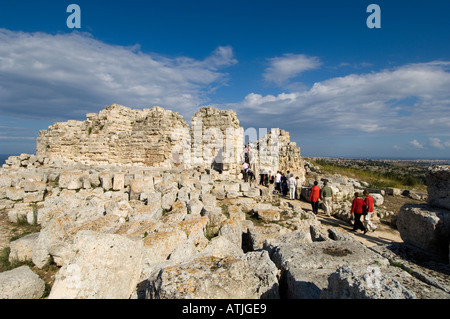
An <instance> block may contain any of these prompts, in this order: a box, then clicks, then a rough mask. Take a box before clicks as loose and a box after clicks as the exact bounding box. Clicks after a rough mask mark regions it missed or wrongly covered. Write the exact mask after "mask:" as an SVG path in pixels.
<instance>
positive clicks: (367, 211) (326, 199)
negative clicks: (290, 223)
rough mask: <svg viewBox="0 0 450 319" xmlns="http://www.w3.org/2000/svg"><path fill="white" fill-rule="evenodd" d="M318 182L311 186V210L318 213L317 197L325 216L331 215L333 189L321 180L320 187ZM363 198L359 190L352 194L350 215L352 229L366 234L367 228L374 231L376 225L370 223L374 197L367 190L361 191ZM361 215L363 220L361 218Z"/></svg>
mask: <svg viewBox="0 0 450 319" xmlns="http://www.w3.org/2000/svg"><path fill="white" fill-rule="evenodd" d="M318 184H319V183H318V182H317V181H315V182H314V186H313V187H312V188H311V193H310V195H309V200H310V202H311V206H312V211H313V213H314V214H316V215H317V214H318V210H319V199H320V200H322V201H323V206H324V211H325V214H326V215H327V216H331V214H332V210H333V201H334V196H333V190H332V189H331V187H329V186H328V182H327V181H324V182H323V185H324V186H323V188H322V189H320V187H319V186H318ZM363 195H364V199H363V198H362V197H361V194H360V193H359V192H356V193H355V194H354V196H355V197H354V199H353V202H352V208H351V211H350V213H351V215H352V216H353V217H354V220H355V222H354V224H353V229H352V231H354V232H356V231H358V230H362V231H363V232H364V234H366V233H367V232H368V231H369V230H370V231H372V232H374V231H375V230H376V229H377V227H376V226H375V225H374V224H373V223H372V221H371V217H372V214H373V213H374V202H375V201H374V199H373V197H372V196H370V194H369V192H368V191H366V190H365V191H364V192H363ZM362 217H363V221H361V218H362Z"/></svg>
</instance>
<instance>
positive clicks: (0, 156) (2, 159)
mask: <svg viewBox="0 0 450 319" xmlns="http://www.w3.org/2000/svg"><path fill="white" fill-rule="evenodd" d="M21 154H30V155H36V153H27V152H22V153H14V154H0V165H1V164H4V163H5V160H7V159H8V158H9V157H10V156H20V155H21ZM300 155H301V157H302V158H303V159H304V158H314V157H315V158H329V159H348V160H353V159H354V160H388V161H396V160H398V161H448V162H450V158H408V157H404V158H398V157H390V158H389V157H357V156H348V157H343V156H317V155H309V156H308V155H302V154H300Z"/></svg>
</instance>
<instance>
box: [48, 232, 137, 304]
mask: <svg viewBox="0 0 450 319" xmlns="http://www.w3.org/2000/svg"><path fill="white" fill-rule="evenodd" d="M73 249H74V251H75V252H76V254H74V255H73V257H72V259H71V260H70V261H69V262H68V263H67V264H66V265H64V266H63V267H62V268H61V269H60V271H59V272H58V274H57V275H56V277H55V283H54V285H53V288H52V291H51V292H50V296H49V299H127V298H129V297H130V296H131V294H132V293H133V290H134V289H135V287H136V285H137V282H138V280H139V275H140V272H141V269H142V258H143V243H142V240H132V239H129V238H126V237H123V236H120V235H113V234H101V233H96V232H92V231H80V232H79V233H78V234H77V235H76V237H75V239H74V247H73Z"/></svg>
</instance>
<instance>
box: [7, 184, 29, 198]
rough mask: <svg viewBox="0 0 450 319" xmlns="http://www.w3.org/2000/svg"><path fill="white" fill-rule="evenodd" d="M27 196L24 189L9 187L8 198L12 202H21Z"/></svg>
mask: <svg viewBox="0 0 450 319" xmlns="http://www.w3.org/2000/svg"><path fill="white" fill-rule="evenodd" d="M24 196H25V191H24V190H23V188H15V187H7V188H6V197H7V198H9V199H10V200H14V201H19V200H21V199H23V197H24Z"/></svg>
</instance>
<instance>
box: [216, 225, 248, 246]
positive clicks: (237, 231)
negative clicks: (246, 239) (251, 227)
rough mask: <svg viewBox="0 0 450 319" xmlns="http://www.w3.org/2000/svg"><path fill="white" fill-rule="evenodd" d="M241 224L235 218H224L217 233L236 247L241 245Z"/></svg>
mask: <svg viewBox="0 0 450 319" xmlns="http://www.w3.org/2000/svg"><path fill="white" fill-rule="evenodd" d="M242 233H243V229H242V224H241V222H240V221H239V220H237V219H231V218H229V219H226V220H224V221H223V222H222V223H221V224H220V229H219V235H220V236H222V237H224V238H226V239H228V240H229V241H230V242H232V243H233V244H234V245H236V247H239V248H241V247H242Z"/></svg>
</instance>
